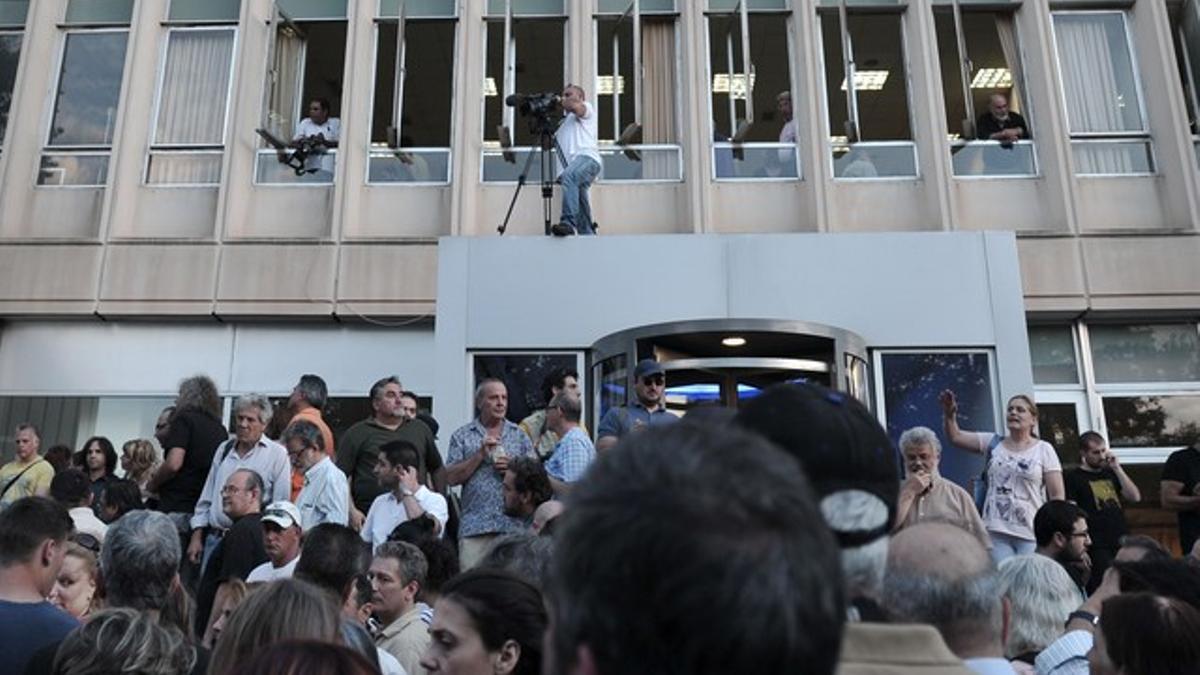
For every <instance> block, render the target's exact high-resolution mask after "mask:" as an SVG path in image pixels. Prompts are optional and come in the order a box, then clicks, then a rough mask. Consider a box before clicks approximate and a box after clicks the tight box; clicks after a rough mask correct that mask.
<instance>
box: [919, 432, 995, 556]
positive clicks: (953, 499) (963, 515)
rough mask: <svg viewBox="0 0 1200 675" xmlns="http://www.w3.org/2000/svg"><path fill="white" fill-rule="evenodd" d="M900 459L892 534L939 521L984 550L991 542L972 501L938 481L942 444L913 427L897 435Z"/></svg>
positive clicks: (949, 484)
mask: <svg viewBox="0 0 1200 675" xmlns="http://www.w3.org/2000/svg"><path fill="white" fill-rule="evenodd" d="M899 445H900V453H901V454H902V455H904V474H905V477H904V482H903V483H901V485H900V498H899V500H898V501H897V503H896V527H895V529H896V530H901V529H904V528H906V527H910V526H912V525H916V524H917V523H920V522H926V521H940V522H945V523H950V524H951V525H957V526H958V527H961V528H962V529H964V530H966V531H967V532H970V533H971V534H973V535H975V538H976V539H978V540H979V543H980V544H982V545H983V546H984V548H988V549H990V548H991V547H992V540H991V538H990V537H988V534H987V530H986V529H985V528H984V527H983V520H982V519H980V517H979V511H978V510H977V509H976V508H975V500H974V499H972V498H971V495H969V494H967V491H966V490H964V489H962V488H961V487H959V486H958V485H956V484H955V483H954V482H953V481H949V480H946V479H945V478H942V475H941V473H939V472H938V467H939V466H940V465H941V462H942V443H941V441H939V440H938V437H937V434H935V433H934V432H933V430H932V429H930V428H928V427H913V428H911V429H909V430H908V431H905V432H904V433H902V434H900V443H899Z"/></svg>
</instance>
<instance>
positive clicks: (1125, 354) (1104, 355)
mask: <svg viewBox="0 0 1200 675" xmlns="http://www.w3.org/2000/svg"><path fill="white" fill-rule="evenodd" d="M1088 333H1089V335H1090V338H1091V347H1092V360H1093V361H1094V366H1095V370H1096V382H1098V383H1101V384H1104V383H1116V382H1188V381H1194V380H1200V335H1198V334H1197V332H1196V326H1195V324H1151V325H1123V326H1103V325H1101V326H1089V328H1088Z"/></svg>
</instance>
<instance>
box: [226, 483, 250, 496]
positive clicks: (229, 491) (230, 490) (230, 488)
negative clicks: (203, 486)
mask: <svg viewBox="0 0 1200 675" xmlns="http://www.w3.org/2000/svg"><path fill="white" fill-rule="evenodd" d="M235 492H250V490H248V489H246V488H242V487H238V486H236V485H226V486H225V487H223V488H221V494H223V495H231V494H233V493H235Z"/></svg>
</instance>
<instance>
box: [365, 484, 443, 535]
mask: <svg viewBox="0 0 1200 675" xmlns="http://www.w3.org/2000/svg"><path fill="white" fill-rule="evenodd" d="M413 497H414V498H415V499H416V500H417V503H418V504H420V505H421V508H422V509H424V510H425V513H428V514H429V515H431V516H433V518H434V519H435V520H437V521H438V525H439V526H440V528H439V529H438V536H439V537H441V536H442V534H443V533H444V532H445V531H446V520H447V519H449V517H450V510H449V508H447V506H446V498H445V497H443V496H442V495H440V494H438V493H436V492H434V491H433V490H430V489H428V488H426V487H425V486H424V485H422V486H421V487H419V488H417V491H416V493H414V494H413ZM406 520H408V512H407V511H405V510H404V503H403V502H402V501H400V500H398V499H396V495H394V494H392V493H391V492H385V493H383V494H381V495H379V496H378V497H376V498H375V501H373V502H371V508H370V509H368V510H367V520H366V521H365V522H364V523H363V528H362V538H363V541H365V542H367V543H369V544H371V548H372V549H374V548H375V547H376V546H378V545H380V544H382V543H383V542H385V541H387V538H388V535H389V534H391V533H392V530H394V529H396V526H397V525H399V524H400V523H403V522H404V521H406Z"/></svg>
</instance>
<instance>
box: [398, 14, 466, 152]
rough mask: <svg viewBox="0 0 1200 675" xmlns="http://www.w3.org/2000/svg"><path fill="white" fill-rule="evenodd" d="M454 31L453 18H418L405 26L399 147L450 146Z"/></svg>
mask: <svg viewBox="0 0 1200 675" xmlns="http://www.w3.org/2000/svg"><path fill="white" fill-rule="evenodd" d="M454 33H455V23H454V22H453V21H421V22H419V23H418V22H412V23H408V24H406V26H405V30H404V42H405V47H404V54H405V60H406V66H407V75H406V76H405V79H404V110H403V111H402V115H401V118H400V145H401V147H409V146H418V147H449V146H450V119H451V110H450V102H451V99H452V98H453V95H454V91H453V87H454V53H455V45H454Z"/></svg>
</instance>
